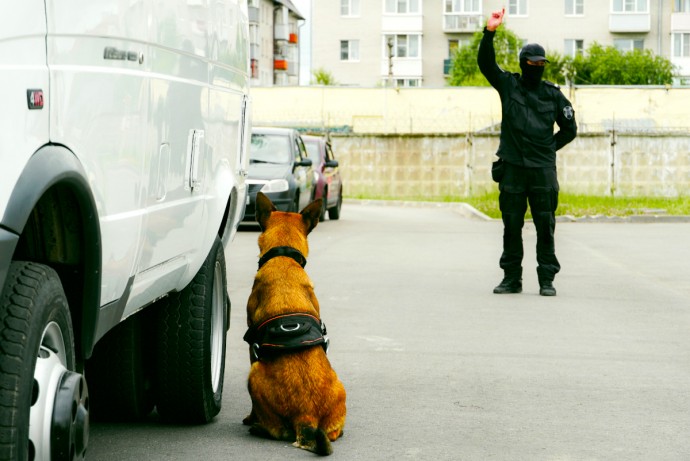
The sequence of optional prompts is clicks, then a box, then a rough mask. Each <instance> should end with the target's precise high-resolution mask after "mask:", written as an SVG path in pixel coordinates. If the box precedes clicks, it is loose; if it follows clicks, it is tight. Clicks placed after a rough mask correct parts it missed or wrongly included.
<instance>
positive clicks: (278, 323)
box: [244, 312, 329, 360]
mask: <svg viewBox="0 0 690 461" xmlns="http://www.w3.org/2000/svg"><path fill="white" fill-rule="evenodd" d="M244 340H245V341H246V342H248V343H249V345H250V347H251V350H252V356H253V359H254V360H260V359H262V358H265V357H266V356H270V355H276V354H280V353H282V352H288V351H295V350H299V349H304V348H307V347H313V346H318V345H321V347H323V349H324V351H326V352H328V342H329V340H328V336H327V335H326V325H325V324H324V323H323V322H322V321H321V320H320V319H318V318H316V317H315V316H313V315H311V314H305V313H301V312H294V313H290V314H282V315H277V316H275V317H271V318H270V319H267V320H265V321H263V322H262V323H260V324H259V325H252V326H251V327H249V329H248V330H247V332H246V333H245V335H244Z"/></svg>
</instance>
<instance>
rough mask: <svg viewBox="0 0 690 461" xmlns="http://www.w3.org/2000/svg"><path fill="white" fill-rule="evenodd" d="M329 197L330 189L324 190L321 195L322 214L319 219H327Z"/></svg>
mask: <svg viewBox="0 0 690 461" xmlns="http://www.w3.org/2000/svg"><path fill="white" fill-rule="evenodd" d="M327 197H328V189H324V190H323V195H322V196H321V214H319V221H325V220H326V200H327Z"/></svg>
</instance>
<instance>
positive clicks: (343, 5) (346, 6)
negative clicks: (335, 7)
mask: <svg viewBox="0 0 690 461" xmlns="http://www.w3.org/2000/svg"><path fill="white" fill-rule="evenodd" d="M340 16H359V0H340Z"/></svg>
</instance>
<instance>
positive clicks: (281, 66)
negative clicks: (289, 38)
mask: <svg viewBox="0 0 690 461" xmlns="http://www.w3.org/2000/svg"><path fill="white" fill-rule="evenodd" d="M273 70H284V71H287V70H288V62H287V60H285V59H274V60H273Z"/></svg>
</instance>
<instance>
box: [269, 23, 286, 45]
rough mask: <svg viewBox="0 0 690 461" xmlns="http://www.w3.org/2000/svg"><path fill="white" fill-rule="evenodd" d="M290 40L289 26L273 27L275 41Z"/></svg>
mask: <svg viewBox="0 0 690 461" xmlns="http://www.w3.org/2000/svg"><path fill="white" fill-rule="evenodd" d="M289 39H290V29H289V28H288V25H287V24H276V25H275V26H273V40H282V41H285V42H287V41H288V40H289Z"/></svg>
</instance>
